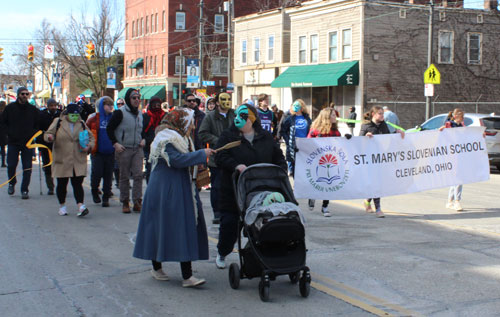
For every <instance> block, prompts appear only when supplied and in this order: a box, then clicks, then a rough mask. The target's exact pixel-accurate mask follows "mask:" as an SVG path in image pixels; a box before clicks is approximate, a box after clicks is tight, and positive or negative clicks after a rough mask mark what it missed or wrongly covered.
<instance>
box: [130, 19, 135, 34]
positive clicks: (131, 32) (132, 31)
mask: <svg viewBox="0 0 500 317" xmlns="http://www.w3.org/2000/svg"><path fill="white" fill-rule="evenodd" d="M134 31H135V21H132V29H131V30H130V36H131V37H132V38H134Z"/></svg>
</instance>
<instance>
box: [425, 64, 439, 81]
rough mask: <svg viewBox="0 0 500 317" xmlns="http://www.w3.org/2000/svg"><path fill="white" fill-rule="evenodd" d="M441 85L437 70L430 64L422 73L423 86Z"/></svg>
mask: <svg viewBox="0 0 500 317" xmlns="http://www.w3.org/2000/svg"><path fill="white" fill-rule="evenodd" d="M440 83H441V73H439V70H438V69H437V68H436V66H434V64H431V66H429V68H427V70H426V71H425V73H424V84H434V85H439V84H440Z"/></svg>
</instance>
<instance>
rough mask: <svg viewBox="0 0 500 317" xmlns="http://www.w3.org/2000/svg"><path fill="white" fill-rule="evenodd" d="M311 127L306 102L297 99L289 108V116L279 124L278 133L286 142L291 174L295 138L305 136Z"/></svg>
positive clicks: (292, 171) (293, 172) (293, 168)
mask: <svg viewBox="0 0 500 317" xmlns="http://www.w3.org/2000/svg"><path fill="white" fill-rule="evenodd" d="M310 127H311V118H310V117H309V114H308V113H307V107H306V103H305V102H304V100H302V99H297V100H295V102H294V103H293V104H292V107H291V108H290V116H288V117H287V118H286V119H284V121H283V123H282V124H281V130H280V134H281V137H283V139H284V140H285V144H286V160H287V162H288V171H289V172H290V174H291V176H292V177H293V175H294V174H295V151H296V150H295V149H296V146H295V139H296V138H305V137H307V134H308V133H309V128H310Z"/></svg>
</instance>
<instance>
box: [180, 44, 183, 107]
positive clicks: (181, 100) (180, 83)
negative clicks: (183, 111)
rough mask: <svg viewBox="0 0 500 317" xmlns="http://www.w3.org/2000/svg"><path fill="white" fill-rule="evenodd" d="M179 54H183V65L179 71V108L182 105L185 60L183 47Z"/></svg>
mask: <svg viewBox="0 0 500 317" xmlns="http://www.w3.org/2000/svg"><path fill="white" fill-rule="evenodd" d="M179 54H180V56H181V67H180V71H179V108H180V107H182V71H183V66H184V65H183V64H184V63H183V62H184V59H183V58H184V57H183V56H182V49H180V50H179Z"/></svg>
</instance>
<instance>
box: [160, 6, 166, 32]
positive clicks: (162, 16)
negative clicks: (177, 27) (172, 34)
mask: <svg viewBox="0 0 500 317" xmlns="http://www.w3.org/2000/svg"><path fill="white" fill-rule="evenodd" d="M161 29H162V31H165V10H163V13H162V15H161Z"/></svg>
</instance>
